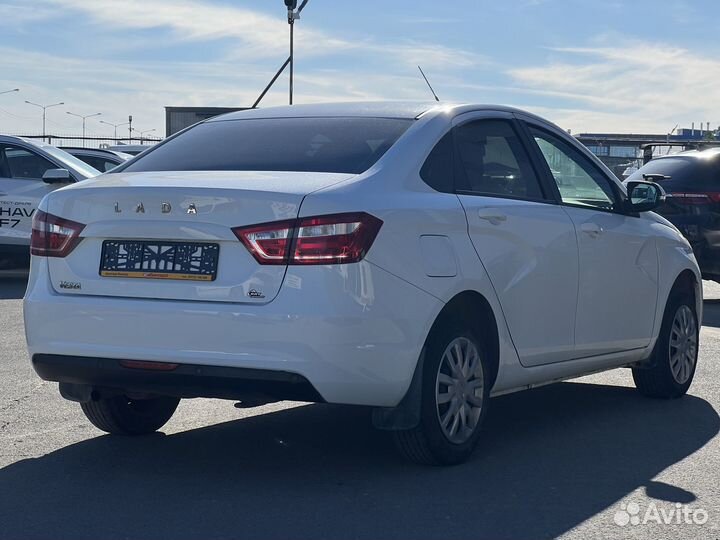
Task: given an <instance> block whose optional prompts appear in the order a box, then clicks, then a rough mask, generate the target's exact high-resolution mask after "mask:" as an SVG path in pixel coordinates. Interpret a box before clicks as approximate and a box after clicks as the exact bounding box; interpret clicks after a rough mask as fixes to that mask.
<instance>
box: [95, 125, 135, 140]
mask: <svg viewBox="0 0 720 540" xmlns="http://www.w3.org/2000/svg"><path fill="white" fill-rule="evenodd" d="M98 122H100V123H101V124H107V125H108V126H112V127H113V138H114V139H115V142H117V138H118V136H117V128H119V127H120V126H127V125H128V122H122V123H120V124H113V123H112V122H106V121H105V120H98Z"/></svg>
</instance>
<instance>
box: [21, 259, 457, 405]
mask: <svg viewBox="0 0 720 540" xmlns="http://www.w3.org/2000/svg"><path fill="white" fill-rule="evenodd" d="M442 306H443V304H442V302H441V301H439V300H438V299H436V298H435V297H433V296H431V295H429V294H427V293H425V292H423V291H421V290H420V289H418V288H417V287H414V286H413V285H411V284H409V283H407V282H405V281H403V280H401V279H399V278H397V277H395V276H393V275H392V274H389V273H388V272H386V271H384V270H382V269H380V268H378V267H377V266H375V265H373V264H371V263H369V262H367V261H363V262H361V263H358V264H349V265H340V266H313V267H301V266H298V267H290V268H288V271H287V276H286V277H285V280H284V283H283V286H282V287H281V290H280V292H279V294H278V296H277V297H276V298H275V299H274V300H273V301H272V302H270V303H268V304H264V305H257V304H229V303H224V302H216V303H212V302H187V301H168V300H153V299H129V298H128V299H126V298H115V297H102V296H83V295H78V294H74V295H62V294H58V293H56V292H55V291H54V290H53V287H52V285H51V283H50V278H49V275H48V272H47V261H46V260H45V259H41V258H37V257H33V260H32V265H31V273H30V280H29V283H28V292H27V294H26V297H25V301H24V317H25V332H26V337H27V343H28V349H29V351H30V355H31V357H32V358H36V357H38V355H51V356H53V357H55V356H64V357H75V358H77V359H78V360H77V362H79V363H82V362H84V361H85V360H83V359H89V360H88V362H89V363H91V364H93V365H96V366H97V361H98V359H116V360H117V359H132V360H143V361H156V362H172V363H179V364H183V365H189V366H200V367H202V366H206V367H211V368H243V369H250V370H262V371H272V372H280V373H284V374H295V375H299V376H300V377H302V378H304V379H305V380H307V381H308V382H309V384H310V385H311V386H312V387H313V388H314V389H315V390H316V391H317V393H318V394H319V395H320V398H321V399H322V400H324V401H327V402H330V403H346V404H355V405H372V406H382V407H392V406H395V405H397V403H399V401H400V400H401V399H402V397H403V395H404V394H405V392H406V391H407V388H408V387H409V385H410V381H411V379H412V376H413V373H414V370H415V366H416V364H417V360H418V358H419V356H420V351H421V349H422V346H423V344H424V342H425V338H426V337H427V333H428V332H429V330H430V326H431V325H432V322H433V321H434V320H435V317H436V316H437V314H438V313H439V312H440V309H441V308H442ZM38 358H42V357H41V356H40V357H38ZM103 373H104V372H103ZM106 375H107V377H109V379H103V384H107V385H109V386H113V387H116V388H117V387H119V386H122V385H121V383H120V382H117V383H113V381H112V377H114V376H115V375H112V374H106ZM106 375H103V377H105V376H106ZM156 375H157V374H156ZM118 376H119V375H118ZM198 395H206V396H208V397H213V396H214V394H212V393H210V394H207V393H199V392H198ZM220 397H221V396H220ZM233 398H234V397H233Z"/></svg>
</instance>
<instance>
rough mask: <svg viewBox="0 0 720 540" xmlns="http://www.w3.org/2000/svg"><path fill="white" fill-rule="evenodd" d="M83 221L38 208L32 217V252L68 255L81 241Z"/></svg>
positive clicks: (48, 255) (50, 255)
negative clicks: (62, 216) (55, 214)
mask: <svg viewBox="0 0 720 540" xmlns="http://www.w3.org/2000/svg"><path fill="white" fill-rule="evenodd" d="M84 228H85V225H83V224H82V223H77V222H76V221H70V220H69V219H63V218H60V217H57V216H53V215H52V214H48V213H47V212H43V211H41V210H38V211H37V212H35V214H34V215H33V219H32V235H31V237H30V253H32V254H33V255H39V256H41V257H66V256H67V255H68V254H70V252H71V251H72V250H73V249H75V246H77V245H78V244H79V243H80V233H81V232H82V230H83V229H84Z"/></svg>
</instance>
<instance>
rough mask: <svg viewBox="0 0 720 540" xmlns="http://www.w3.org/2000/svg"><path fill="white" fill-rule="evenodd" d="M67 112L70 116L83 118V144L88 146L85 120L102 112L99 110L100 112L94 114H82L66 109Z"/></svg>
mask: <svg viewBox="0 0 720 540" xmlns="http://www.w3.org/2000/svg"><path fill="white" fill-rule="evenodd" d="M65 112H67V113H68V114H69V115H70V116H77V117H78V118H82V122H83V131H82V136H83V146H86V144H85V120H86V119H88V118H92V117H93V116H100V115H101V114H102V113H99V112H98V113H93V114H86V115H82V114H75V113H71V112H70V111H65Z"/></svg>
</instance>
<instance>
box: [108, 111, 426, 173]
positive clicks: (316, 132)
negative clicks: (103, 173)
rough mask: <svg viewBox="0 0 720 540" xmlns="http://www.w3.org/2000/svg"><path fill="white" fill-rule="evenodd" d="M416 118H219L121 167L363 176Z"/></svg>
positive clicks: (130, 169) (123, 168)
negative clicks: (332, 173) (324, 173)
mask: <svg viewBox="0 0 720 540" xmlns="http://www.w3.org/2000/svg"><path fill="white" fill-rule="evenodd" d="M412 122H413V120H408V119H399V118H337V117H328V118H263V119H247V120H215V121H210V122H206V123H203V124H198V125H197V126H195V127H192V128H190V129H189V130H187V131H185V132H183V133H181V134H180V135H178V136H177V137H175V138H173V139H171V140H169V141H167V142H166V143H163V144H161V145H159V146H157V147H155V148H153V149H151V150H149V151H148V152H146V153H145V154H143V155H141V156H139V157H138V158H137V159H135V160H134V161H133V162H131V163H129V164H128V165H127V166H120V167H119V170H120V171H123V172H125V171H127V172H144V171H298V172H335V173H354V174H359V173H361V172H364V171H366V170H367V169H369V168H370V167H372V165H373V164H374V163H375V162H376V161H377V160H379V159H380V158H381V157H382V155H383V154H384V153H385V152H386V151H387V150H388V149H389V148H390V147H391V146H392V145H393V144H395V141H397V140H398V138H400V136H401V135H402V134H403V133H404V132H405V130H407V129H408V128H409V127H410V125H411V124H412ZM117 170H118V169H116V171H117Z"/></svg>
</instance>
